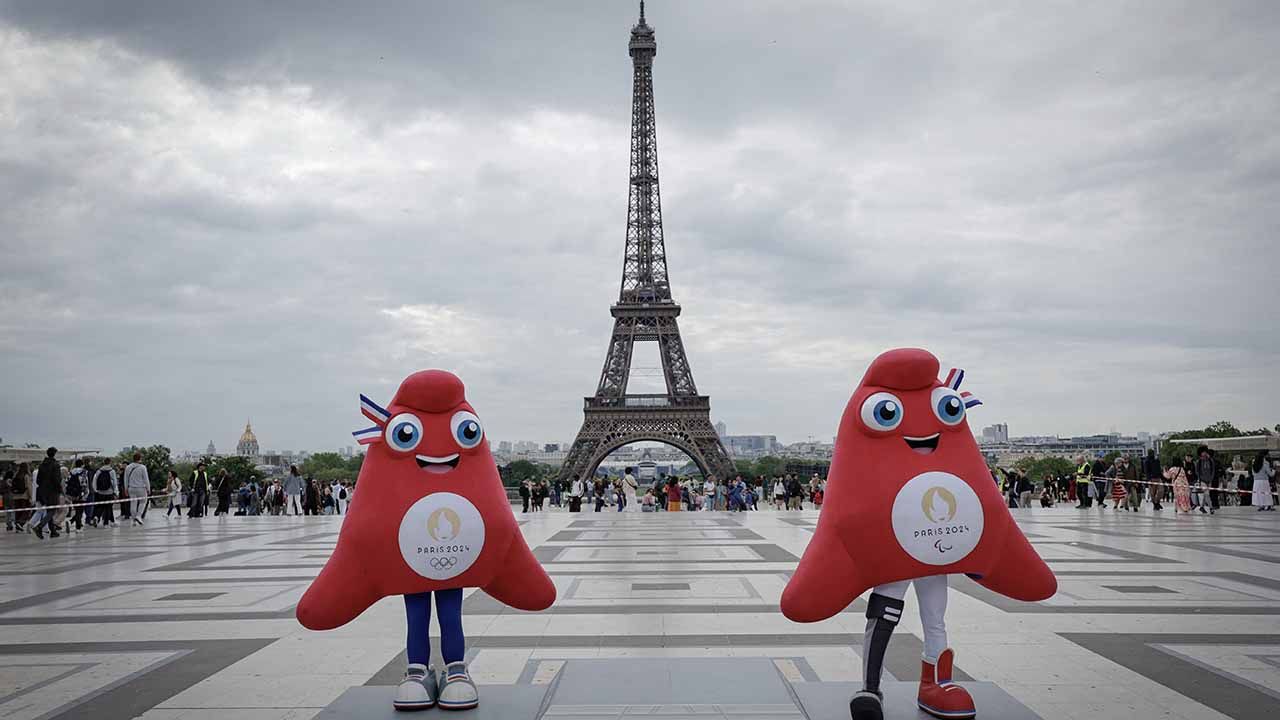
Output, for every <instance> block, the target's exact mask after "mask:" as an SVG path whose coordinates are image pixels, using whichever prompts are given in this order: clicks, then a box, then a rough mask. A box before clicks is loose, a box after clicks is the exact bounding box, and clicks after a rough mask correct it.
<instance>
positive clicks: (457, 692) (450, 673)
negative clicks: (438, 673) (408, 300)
mask: <svg viewBox="0 0 1280 720" xmlns="http://www.w3.org/2000/svg"><path fill="white" fill-rule="evenodd" d="M438 703H439V705H440V709H441V710H470V709H471V708H473V707H475V706H477V705H479V704H480V693H479V692H478V691H477V690H476V684H475V683H473V682H471V676H470V675H468V674H467V664H466V663H461V662H456V663H449V665H448V666H446V667H445V669H444V682H443V683H441V684H440V699H439V701H438Z"/></svg>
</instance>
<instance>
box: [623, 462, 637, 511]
mask: <svg viewBox="0 0 1280 720" xmlns="http://www.w3.org/2000/svg"><path fill="white" fill-rule="evenodd" d="M639 488H640V483H639V482H638V481H637V480H636V476H635V475H633V474H632V469H631V468H627V469H626V471H625V472H623V473H622V498H623V502H624V503H626V512H632V513H633V512H639V511H640V508H639V507H637V506H636V490H638V489H639Z"/></svg>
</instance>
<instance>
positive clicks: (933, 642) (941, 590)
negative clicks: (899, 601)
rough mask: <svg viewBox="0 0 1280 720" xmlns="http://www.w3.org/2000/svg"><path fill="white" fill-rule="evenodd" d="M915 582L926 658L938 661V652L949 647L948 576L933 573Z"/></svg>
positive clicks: (929, 660)
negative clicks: (947, 620) (947, 617)
mask: <svg viewBox="0 0 1280 720" xmlns="http://www.w3.org/2000/svg"><path fill="white" fill-rule="evenodd" d="M914 582H915V586H916V601H917V602H919V603H920V625H921V626H922V627H923V628H924V659H925V660H927V661H928V662H930V663H937V662H938V654H939V653H941V652H942V651H943V650H946V649H947V624H946V617H945V616H946V614H947V576H946V575H932V576H930V577H923V578H917V579H916V580H915V581H914Z"/></svg>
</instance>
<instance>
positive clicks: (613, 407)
mask: <svg viewBox="0 0 1280 720" xmlns="http://www.w3.org/2000/svg"><path fill="white" fill-rule="evenodd" d="M627 51H628V53H629V54H630V55H631V65H632V97H631V179H630V183H629V187H630V190H629V193H628V198H627V235H626V244H625V250H624V252H623V259H622V284H621V288H620V289H619V292H618V302H616V303H615V304H614V305H613V306H612V307H611V308H610V313H611V314H612V315H613V318H614V321H613V336H612V338H611V339H610V341H609V348H608V350H607V351H606V352H605V360H604V368H603V369H602V370H601V371H600V382H599V384H598V385H597V387H596V394H595V395H594V396H592V397H589V398H585V403H584V408H583V412H584V419H583V423H582V429H581V430H579V431H578V436H577V438H576V439H575V440H574V441H573V447H572V448H570V450H569V454H568V456H567V457H566V458H565V462H564V466H563V467H562V468H561V470H560V479H569V478H572V477H573V476H574V475H578V476H580V477H581V478H582V479H584V480H586V479H590V478H591V477H592V476H593V475H594V474H595V471H596V468H598V467H599V466H600V463H601V461H603V460H604V459H605V457H607V456H608V455H609V453H612V452H613V451H614V450H617V449H618V448H620V447H622V446H624V445H628V444H630V443H633V442H639V441H643V440H655V441H658V442H663V443H666V444H668V445H672V446H674V447H676V448H679V449H680V450H682V451H683V452H684V453H685V454H687V455H688V456H689V457H690V458H691V459H692V460H693V462H694V464H696V465H697V466H698V469H699V470H701V471H702V474H703V476H704V477H705V476H709V475H715V476H717V477H719V478H720V479H721V480H724V479H727V478H728V477H729V474H730V473H732V472H733V462H732V461H731V460H730V459H729V454H728V453H727V452H725V449H724V445H723V444H722V443H721V441H720V436H719V435H718V434H717V433H716V431H715V428H714V427H712V425H711V399H710V398H709V397H708V396H706V395H699V394H698V388H697V386H696V385H694V382H693V372H692V371H691V370H690V369H689V359H688V357H686V356H685V352H684V342H683V341H682V340H681V339H680V327H679V325H678V324H677V322H676V318H678V317H679V316H680V306H679V305H677V304H676V302H675V301H674V300H673V299H672V296H671V284H670V281H669V279H668V275H667V251H666V243H665V242H664V240H663V236H662V199H661V196H660V193H659V191H658V134H657V124H656V121H655V116H654V102H653V58H654V56H655V55H657V54H658V44H657V41H656V40H655V38H654V32H653V28H652V27H650V26H649V24H648V22H647V21H646V20H645V16H644V2H643V0H641V2H640V20H639V22H637V23H636V24H635V26H633V27H632V28H631V41H630V42H629V43H628V44H627ZM637 342H656V343H657V344H658V354H659V356H660V358H661V360H662V374H663V379H664V380H665V381H666V392H665V393H651V394H634V393H628V392H627V383H628V380H629V379H630V374H631V356H632V350H633V348H634V347H635V343H637Z"/></svg>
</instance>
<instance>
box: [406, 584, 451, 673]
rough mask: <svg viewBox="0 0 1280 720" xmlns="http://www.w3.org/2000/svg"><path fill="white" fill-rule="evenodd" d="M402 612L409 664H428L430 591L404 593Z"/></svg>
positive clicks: (429, 659)
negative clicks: (411, 593)
mask: <svg viewBox="0 0 1280 720" xmlns="http://www.w3.org/2000/svg"><path fill="white" fill-rule="evenodd" d="M458 592H459V593H461V592H462V591H461V590H459V591H458ZM404 614H405V618H406V620H408V625H409V639H408V643H407V644H406V648H407V649H408V656H409V664H410V665H414V664H417V665H428V666H429V665H430V664H431V593H429V592H423V593H415V594H413V595H405V596H404Z"/></svg>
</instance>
